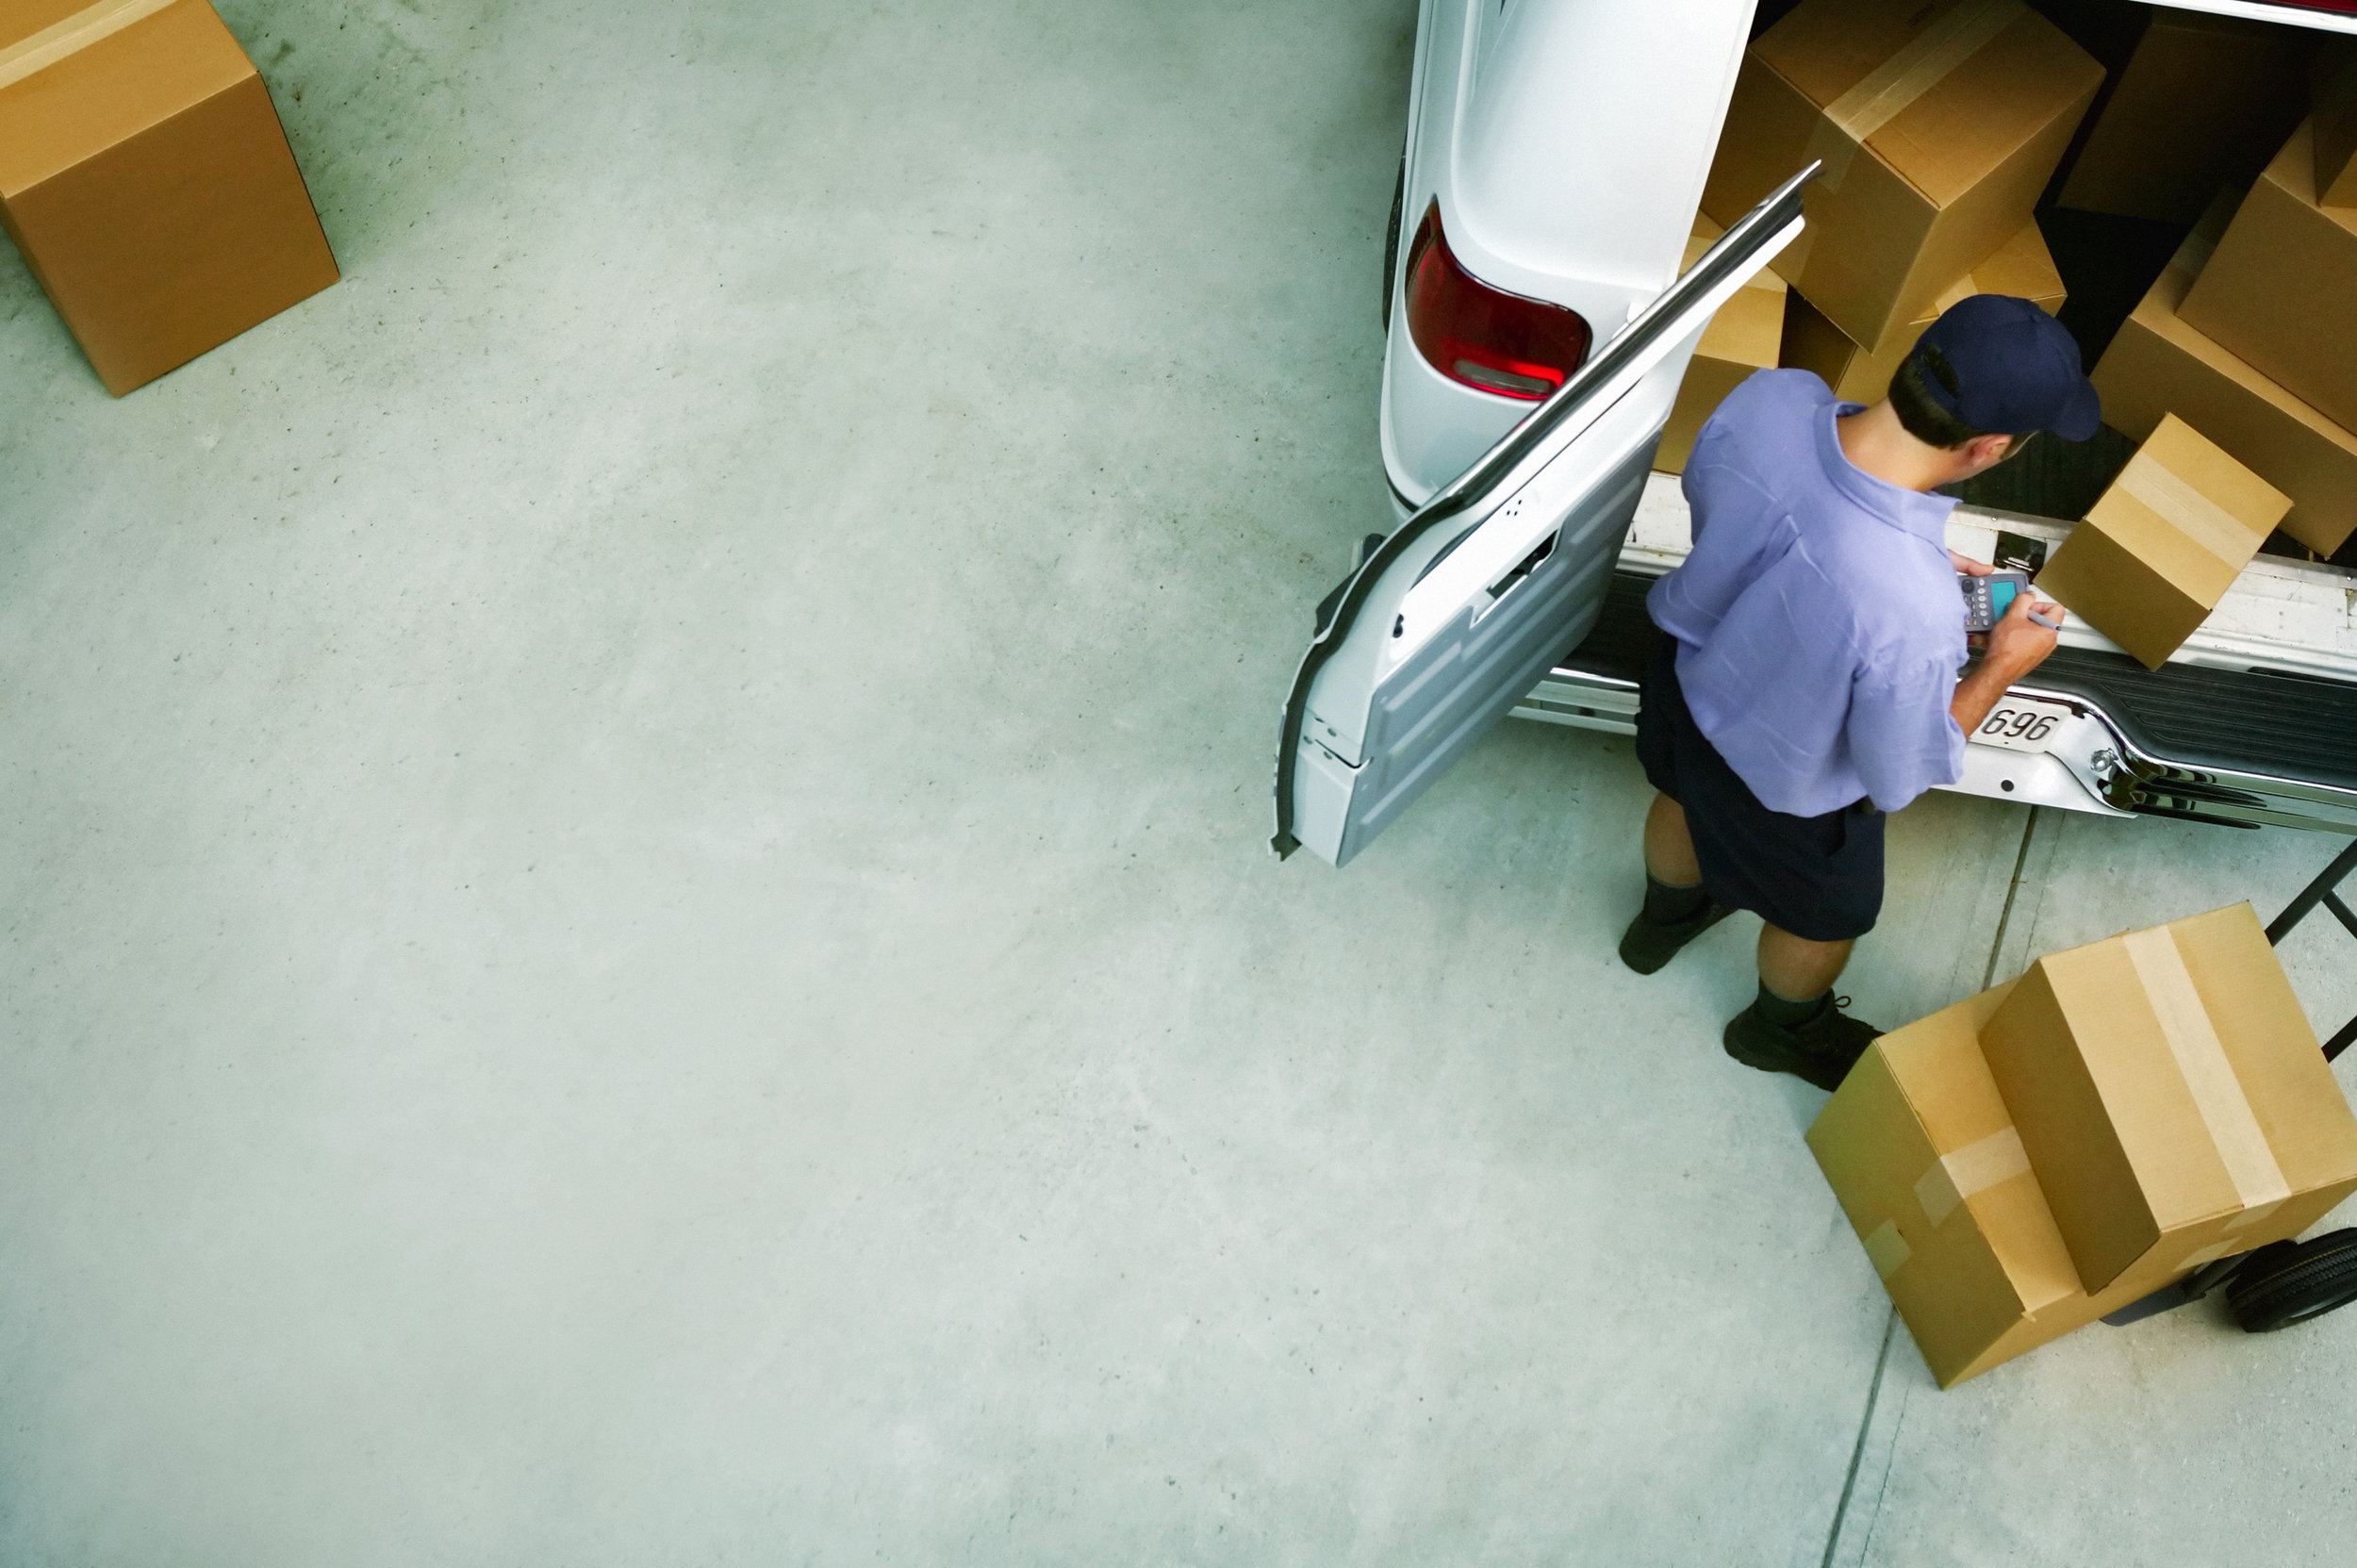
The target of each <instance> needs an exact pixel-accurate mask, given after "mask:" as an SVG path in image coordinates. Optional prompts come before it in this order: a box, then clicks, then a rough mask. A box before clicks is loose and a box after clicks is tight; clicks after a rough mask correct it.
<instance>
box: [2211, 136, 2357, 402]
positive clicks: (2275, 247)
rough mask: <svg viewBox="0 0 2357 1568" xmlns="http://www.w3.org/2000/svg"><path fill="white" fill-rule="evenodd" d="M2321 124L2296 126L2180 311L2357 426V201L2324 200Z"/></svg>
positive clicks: (2289, 387)
mask: <svg viewBox="0 0 2357 1568" xmlns="http://www.w3.org/2000/svg"><path fill="white" fill-rule="evenodd" d="M2352 306H2357V207H2346V206H2323V205H2321V204H2320V203H2319V202H2318V201H2317V200H2316V141H2315V123H2314V122H2313V121H2310V122H2308V123H2306V124H2302V125H2301V126H2300V127H2299V130H2297V131H2295V132H2293V133H2292V139H2291V140H2289V141H2286V142H2285V143H2284V144H2283V151H2282V152H2280V153H2278V154H2277V155H2276V156H2275V160H2274V161H2273V162H2272V163H2270V164H2268V165H2267V167H2266V173H2264V174H2262V175H2260V176H2259V183H2258V184H2256V185H2254V186H2252V187H2251V188H2250V195H2248V196H2245V197H2244V198H2243V202H2242V206H2240V207H2238V208H2236V209H2235V212H2234V220H2233V223H2229V224H2227V226H2226V234H2225V237H2224V238H2222V239H2219V240H2218V242H2217V250H2216V251H2215V252H2213V253H2212V254H2211V256H2210V259H2209V262H2208V263H2207V265H2205V266H2204V267H2203V268H2202V269H2201V275H2200V278H2199V279H2197V280H2196V281H2195V283H2194V285H2193V287H2192V288H2191V289H2187V290H2186V291H2185V301H2184V305H2182V306H2181V307H2180V311H2179V313H2180V314H2181V315H2183V316H2184V319H2185V321H2186V322H2188V323H2190V324H2191V325H2192V326H2193V327H2195V328H2196V329H2197V330H2199V331H2200V332H2201V333H2202V334H2204V335H2205V336H2207V337H2209V338H2212V339H2213V340H2214V341H2216V342H2217V344H2219V346H2221V347H2223V348H2225V349H2227V350H2228V351H2230V352H2231V353H2233V354H2234V355H2239V356H2240V357H2241V358H2243V359H2245V360H2248V361H2249V362H2250V364H2251V366H2253V367H2254V368H2255V369H2257V370H2258V371H2260V372H2261V373H2262V374H2265V375H2266V376H2268V377H2270V378H2272V379H2273V380H2275V381H2277V382H2279V383H2281V384H2282V385H2283V389H2284V390H2285V391H2287V392H2290V393H2291V394H2292V395H2293V396H2294V397H2297V398H2299V400H2301V401H2302V402H2304V403H2307V404H2311V405H2312V406H2314V407H2315V408H2316V411H2317V412H2318V413H2320V414H2322V415H2323V416H2324V417H2325V418H2326V419H2329V420H2331V421H2332V422H2333V423H2335V424H2338V425H2340V426H2341V427H2342V428H2344V429H2348V428H2351V427H2357V308H2352Z"/></svg>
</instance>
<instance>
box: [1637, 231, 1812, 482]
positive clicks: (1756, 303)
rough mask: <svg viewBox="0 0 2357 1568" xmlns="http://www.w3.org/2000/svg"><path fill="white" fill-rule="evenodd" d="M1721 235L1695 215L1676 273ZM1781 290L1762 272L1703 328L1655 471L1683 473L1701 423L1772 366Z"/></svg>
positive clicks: (1780, 325) (1780, 283) (1778, 281)
mask: <svg viewBox="0 0 2357 1568" xmlns="http://www.w3.org/2000/svg"><path fill="white" fill-rule="evenodd" d="M1724 232H1725V231H1724V230H1722V229H1721V228H1720V227H1719V225H1718V224H1716V223H1712V222H1711V221H1710V220H1709V219H1707V218H1704V217H1701V216H1699V215H1698V216H1697V217H1696V218H1695V219H1694V231H1693V237H1692V238H1691V239H1688V240H1687V242H1686V260H1685V261H1684V263H1683V264H1682V265H1681V267H1680V269H1679V270H1680V271H1681V272H1683V271H1685V270H1686V269H1687V268H1690V267H1692V266H1693V265H1694V263H1695V262H1697V261H1700V260H1701V259H1702V258H1703V253H1704V252H1705V251H1707V250H1708V249H1710V247H1711V246H1712V245H1713V244H1715V243H1717V242H1718V239H1719V236H1720V235H1721V234H1722V233H1724ZM1785 292H1786V290H1785V285H1784V279H1782V278H1780V277H1778V276H1776V274H1775V273H1773V272H1767V271H1765V270H1763V271H1761V272H1756V273H1755V274H1754V275H1753V277H1752V280H1751V281H1750V282H1749V283H1747V284H1745V285H1744V286H1743V287H1742V288H1740V289H1737V290H1736V291H1735V293H1734V295H1733V297H1731V298H1730V299H1729V300H1728V301H1727V303H1726V304H1724V305H1721V306H1720V307H1719V308H1718V309H1717V310H1715V311H1713V312H1712V313H1711V317H1710V324H1709V325H1707V326H1706V327H1704V328H1703V336H1702V341H1701V342H1700V343H1699V344H1697V345H1696V347H1695V349H1694V357H1693V358H1692V359H1691V360H1690V361H1689V362H1688V364H1687V367H1686V379H1685V380H1683V381H1681V382H1679V383H1678V395H1677V402H1676V403H1674V404H1672V405H1671V408H1670V419H1669V422H1668V423H1666V424H1664V425H1663V426H1662V427H1661V445H1660V447H1659V448H1658V449H1657V451H1656V454H1655V456H1654V460H1653V466H1654V467H1655V468H1656V469H1659V470H1661V471H1662V472H1664V473H1683V472H1685V471H1686V460H1687V458H1689V457H1690V456H1691V455H1693V452H1694V437H1696V436H1698V435H1700V434H1701V433H1702V428H1703V421H1706V420H1707V419H1709V418H1710V416H1711V414H1712V412H1713V411H1715V410H1716V409H1717V408H1718V406H1719V404H1721V403H1722V402H1723V401H1724V400H1725V398H1726V395H1727V394H1728V393H1729V392H1732V391H1734V390H1735V389H1736V388H1738V387H1740V386H1741V385H1742V384H1743V383H1744V381H1746V380H1747V379H1749V377H1750V376H1751V374H1752V372H1753V371H1765V370H1770V369H1772V368H1773V367H1774V365H1775V363H1776V349H1777V346H1778V345H1779V344H1780V343H1781V342H1782V341H1783V340H1784V311H1785Z"/></svg>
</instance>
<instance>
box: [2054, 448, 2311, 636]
mask: <svg viewBox="0 0 2357 1568" xmlns="http://www.w3.org/2000/svg"><path fill="white" fill-rule="evenodd" d="M2291 503H2292V502H2291V497H2289V496H2287V495H2285V494H2284V493H2283V491H2281V490H2279V489H2277V488H2276V487H2274V486H2272V485H2270V484H2268V483H2267V482H2266V480H2264V479H2262V478H2260V477H2259V476H2258V475H2257V474H2255V473H2253V472H2251V471H2250V470H2249V469H2247V468H2245V467H2243V465H2242V464H2240V463H2238V462H2236V461H2234V459H2233V457H2231V456H2229V455H2228V454H2226V453H2225V452H2224V451H2223V450H2222V449H2221V448H2219V446H2218V445H2217V443H2216V442H2214V441H2211V440H2209V439H2208V438H2206V437H2203V436H2202V435H2201V434H2200V432H2199V431H2197V430H2195V429H2194V428H2193V427H2192V426H2191V425H2188V424H2187V423H2185V421H2183V420H2181V419H2179V418H2178V417H2177V416H2176V415H2174V414H2170V415H2167V416H2166V417H2164V418H2163V419H2162V421H2161V422H2160V424H2159V425H2158V426H2157V427H2155V429H2154V430H2153V432H2152V435H2151V438H2150V439H2148V440H2147V441H2146V442H2145V443H2144V445H2143V446H2142V447H2141V448H2139V449H2138V450H2137V452H2136V454H2135V455H2134V457H2132V458H2130V459H2129V460H2128V466H2127V467H2126V468H2124V469H2122V470H2120V472H2119V477H2118V478H2117V479H2115V480H2113V481H2112V484H2111V487H2110V488H2109V489H2107V490H2105V491H2104V492H2103V494H2102V499H2100V500H2098V501H2097V502H2096V503H2095V506H2094V508H2093V509H2092V510H2091V511H2089V512H2088V513H2087V516H2086V520H2085V522H2082V523H2081V524H2079V526H2078V527H2077V528H2075V529H2073V530H2071V533H2070V536H2069V538H2067V539H2065V540H2064V541H2063V542H2062V547H2061V548H2060V549H2058V550H2056V551H2055V552H2054V553H2053V554H2052V556H2050V557H2048V559H2047V562H2046V566H2045V569H2043V570H2041V571H2040V572H2039V573H2038V576H2037V586H2038V589H2039V591H2040V592H2042V593H2045V594H2047V595H2049V596H2051V597H2052V598H2053V599H2054V600H2055V601H2057V602H2059V603H2061V604H2062V605H2063V606H2064V607H2065V608H2066V609H2069V610H2071V611H2073V612H2074V613H2076V614H2077V615H2079V616H2080V617H2081V618H2082V619H2085V621H2086V622H2087V623H2088V624H2089V625H2091V626H2093V627H2094V628H2095V629H2096V630H2097V631H2099V632H2101V633H2102V634H2103V635H2105V636H2107V637H2109V638H2111V639H2112V640H2113V641H2114V642H2116V643H2118V644H2119V646H2120V647H2122V648H2124V649H2126V650H2127V651H2128V652H2130V653H2132V654H2134V656H2135V657H2136V659H2137V660H2138V661H2139V662H2141V663H2142V664H2143V665H2144V667H2145V668H2148V669H2158V668H2160V667H2161V666H2162V665H2163V664H2164V663H2166V662H2167V659H2168V656H2169V655H2170V654H2171V653H2173V652H2176V651H2177V649H2178V648H2179V647H2180V646H2181V645H2182V644H2183V643H2184V640H2185V639H2186V638H2187V637H2189V636H2191V635H2193V634H2194V632H2195V630H2196V629H2197V628H2198V627H2200V624H2201V622H2202V621H2203V620H2205V619H2208V617H2209V614H2210V612H2211V611H2212V610H2214V609H2216V608H2217V602H2218V601H2219V600H2221V599H2224V598H2225V597H2226V590H2227V589H2228V588H2231V587H2233V586H2234V578H2235V577H2236V576H2237V575H2238V574H2239V573H2240V572H2241V571H2242V569H2243V568H2245V567H2247V566H2249V565H2250V558H2251V557H2252V556H2254V555H2256V554H2257V553H2259V546H2260V545H2262V544H2264V543H2265V542H2266V536H2268V535H2269V534H2271V533H2273V532H2274V531H2275V525H2276V524H2277V523H2278V522H2280V521H2281V520H2283V514H2284V513H2285V512H2287V511H2289V510H2290V509H2291Z"/></svg>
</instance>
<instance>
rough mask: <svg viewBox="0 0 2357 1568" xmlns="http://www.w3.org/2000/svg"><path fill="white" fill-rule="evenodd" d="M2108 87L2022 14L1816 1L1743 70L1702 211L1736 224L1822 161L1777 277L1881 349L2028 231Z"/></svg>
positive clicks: (1943, 2) (2065, 43)
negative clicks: (2090, 108) (2088, 113)
mask: <svg viewBox="0 0 2357 1568" xmlns="http://www.w3.org/2000/svg"><path fill="white" fill-rule="evenodd" d="M2102 77H2103V73H2102V67H2100V66H2099V65H2097V64H2096V63H2095V61H2094V60H2093V59H2092V58H2089V57H2088V56H2087V55H2086V54H2085V52H2084V51H2083V50H2081V49H2080V48H2079V47H2078V45H2076V44H2074V43H2072V42H2071V41H2069V39H2067V38H2065V37H2064V36H2063V35H2062V33H2061V32H2060V31H2059V30H2058V29H2057V28H2056V27H2055V26H2054V25H2053V24H2052V23H2050V22H2048V21H2046V20H2045V19H2044V18H2043V17H2040V16H2038V15H2037V14H2036V13H2035V12H2033V11H2031V10H2030V9H2029V8H2027V7H2025V6H2023V5H2022V4H2020V0H1933V3H1932V4H1928V5H1923V6H1920V7H1904V6H1893V5H1888V4H1885V3H1883V0H1804V3H1803V4H1802V5H1801V6H1800V8H1798V9H1796V10H1794V11H1793V12H1792V13H1791V14H1790V15H1788V16H1787V17H1785V18H1784V19H1783V20H1782V21H1780V22H1778V23H1777V24H1776V25H1774V26H1772V27H1771V28H1769V29H1768V30H1767V31H1766V32H1764V33H1762V34H1761V35H1760V36H1759V37H1758V38H1757V39H1756V40H1755V41H1753V43H1752V46H1751V48H1750V50H1749V51H1748V52H1747V53H1746V54H1745V56H1744V58H1743V64H1742V67H1741V70H1740V72H1739V74H1738V75H1737V78H1736V85H1735V94H1734V99H1733V101H1732V103H1731V104H1730V105H1729V107H1728V110H1727V121H1726V129H1725V132H1724V133H1723V134H1722V136H1721V138H1720V141H1719V152H1718V157H1717V158H1716V159H1715V160H1714V161H1713V163H1712V165H1711V171H1710V178H1709V181H1708V183H1707V184H1706V186H1705V187H1704V191H1703V210H1704V211H1705V212H1706V213H1708V214H1709V215H1710V217H1711V218H1712V219H1714V220H1716V221H1717V222H1719V223H1732V222H1734V221H1735V220H1736V219H1738V218H1739V217H1741V216H1742V215H1743V213H1745V212H1746V211H1748V210H1750V208H1751V207H1752V206H1754V205H1755V203H1757V202H1758V200H1759V199H1760V198H1761V197H1762V196H1764V195H1766V194H1767V193H1768V192H1769V191H1770V190H1772V189H1773V188H1774V187H1775V186H1776V185H1777V184H1779V183H1780V182H1782V181H1783V180H1786V179H1788V178H1789V177H1791V175H1792V174H1793V173H1796V172H1797V171H1798V170H1800V169H1801V168H1802V167H1804V166H1805V165H1806V164H1807V163H1808V162H1809V161H1810V160H1812V159H1822V160H1823V161H1824V163H1825V173H1824V175H1823V176H1822V177H1821V178H1820V179H1818V180H1817V181H1816V182H1815V183H1814V184H1812V185H1811V186H1810V187H1809V188H1808V193H1807V197H1806V202H1807V210H1808V223H1809V228H1808V232H1807V233H1805V234H1804V235H1803V236H1802V237H1801V239H1798V240H1797V241H1795V242H1794V243H1793V245H1792V246H1791V247H1790V248H1789V249H1788V250H1787V251H1786V252H1785V253H1784V255H1782V256H1779V257H1777V259H1776V261H1775V263H1774V265H1775V267H1776V269H1777V271H1778V272H1781V273H1782V274H1783V276H1784V277H1785V278H1786V280H1787V281H1788V282H1789V283H1791V284H1792V286H1793V287H1794V288H1795V289H1799V290H1800V292H1801V293H1802V295H1803V296H1804V297H1805V298H1806V299H1807V300H1808V302H1809V303H1810V304H1811V305H1814V306H1816V307H1817V309H1818V310H1820V311H1821V312H1822V313H1823V314H1824V316H1825V317H1826V318H1827V319H1828V320H1830V321H1831V322H1833V323H1834V324H1835V325H1837V326H1838V327H1839V328H1840V329H1841V330H1842V331H1843V332H1845V333H1847V334H1848V335H1849V336H1850V338H1852V339H1853V340H1854V341H1856V342H1860V343H1879V342H1881V341H1882V340H1883V339H1884V338H1887V336H1888V335H1889V334H1890V333H1891V332H1892V331H1893V330H1894V329H1895V328H1897V327H1899V326H1901V325H1903V324H1904V323H1906V322H1911V321H1913V320H1914V319H1915V318H1916V317H1917V316H1918V315H1920V313H1921V312H1922V310H1923V308H1924V307H1925V306H1926V305H1930V304H1931V303H1932V301H1933V300H1934V299H1935V298H1936V297H1937V295H1938V293H1939V291H1940V290H1941V289H1945V288H1946V287H1947V286H1948V285H1949V284H1951V283H1953V282H1954V281H1955V280H1956V279H1957V278H1959V277H1962V276H1963V275H1964V274H1965V273H1966V272H1970V271H1971V270H1972V269H1973V268H1974V267H1975V266H1976V265H1978V264H1979V263H1980V262H1981V261H1982V260H1983V259H1984V258H1985V257H1986V256H1989V255H1990V254H1991V253H1992V252H1994V251H1995V250H1996V249H1997V248H1998V247H1999V246H2000V245H2002V244H2003V243H2004V242H2005V241H2006V240H2007V239H2011V238H2012V237H2013V236H2014V235H2015V234H2016V233H2018V232H2019V230H2020V228H2021V225H2022V224H2024V223H2028V222H2029V221H2030V208H2031V207H2032V206H2033V205H2034V204H2035V203H2036V200H2037V197H2038V192H2039V190H2041V189H2042V188H2043V187H2044V186H2045V184H2046V181H2047V178H2048V176H2050V175H2051V174H2052V173H2053V169H2054V164H2055V162H2056V160H2057V159H2058V158H2060V157H2061V156H2062V152H2063V149H2064V147H2065V146H2066V145H2067V144H2068V143H2069V140H2070V136H2071V132H2072V131H2073V130H2074V129H2075V128H2076V127H2077V124H2078V122H2079V118H2080V116H2081V115H2082V114H2083V113H2085V109H2086V107H2087V103H2088V101H2089V100H2090V99H2091V98H2092V97H2093V96H2094V93H2095V90H2096V88H2097V86H2098V85H2099V84H2100V83H2101V82H2102Z"/></svg>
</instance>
